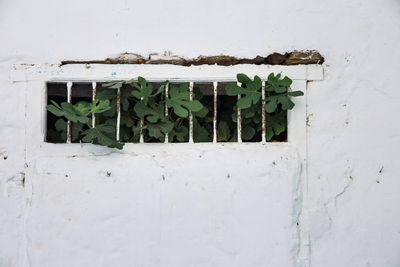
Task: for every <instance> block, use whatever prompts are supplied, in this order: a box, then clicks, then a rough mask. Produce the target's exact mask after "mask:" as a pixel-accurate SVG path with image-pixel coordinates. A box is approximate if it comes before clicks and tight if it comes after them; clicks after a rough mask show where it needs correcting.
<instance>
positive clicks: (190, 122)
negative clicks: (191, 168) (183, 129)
mask: <svg viewBox="0 0 400 267" xmlns="http://www.w3.org/2000/svg"><path fill="white" fill-rule="evenodd" d="M189 101H190V102H192V101H193V82H190V83H189ZM189 143H191V144H192V143H193V114H192V111H189Z"/></svg>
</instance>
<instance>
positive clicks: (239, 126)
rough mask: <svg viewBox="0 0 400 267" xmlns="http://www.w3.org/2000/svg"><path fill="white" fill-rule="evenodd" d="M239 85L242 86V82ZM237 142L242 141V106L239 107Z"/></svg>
mask: <svg viewBox="0 0 400 267" xmlns="http://www.w3.org/2000/svg"><path fill="white" fill-rule="evenodd" d="M237 85H238V86H242V84H241V83H240V82H238V83H237ZM237 99H238V100H239V99H240V95H238V97H237ZM237 142H238V143H241V142H242V117H241V111H240V108H239V107H237Z"/></svg>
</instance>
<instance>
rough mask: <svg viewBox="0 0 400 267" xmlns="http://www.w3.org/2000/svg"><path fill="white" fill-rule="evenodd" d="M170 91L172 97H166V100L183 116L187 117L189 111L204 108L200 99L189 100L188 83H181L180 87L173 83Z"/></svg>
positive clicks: (170, 106)
mask: <svg viewBox="0 0 400 267" xmlns="http://www.w3.org/2000/svg"><path fill="white" fill-rule="evenodd" d="M169 92H170V97H169V98H166V99H165V102H166V104H167V106H168V107H169V108H172V110H173V112H174V113H175V114H176V115H178V116H179V117H181V118H187V117H188V114H189V111H193V112H197V111H200V110H201V109H202V108H203V105H202V104H201V103H200V101H198V100H193V101H189V87H188V85H187V84H181V85H180V86H179V87H177V86H174V85H171V88H170V90H169ZM194 97H195V96H194Z"/></svg>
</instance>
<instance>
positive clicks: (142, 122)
mask: <svg viewBox="0 0 400 267" xmlns="http://www.w3.org/2000/svg"><path fill="white" fill-rule="evenodd" d="M143 126H144V118H140V140H139V143H144V137H143Z"/></svg>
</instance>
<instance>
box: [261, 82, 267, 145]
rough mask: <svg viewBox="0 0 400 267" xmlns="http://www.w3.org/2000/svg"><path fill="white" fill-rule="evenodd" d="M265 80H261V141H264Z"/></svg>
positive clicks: (265, 126)
mask: <svg viewBox="0 0 400 267" xmlns="http://www.w3.org/2000/svg"><path fill="white" fill-rule="evenodd" d="M264 101H265V81H263V82H262V86H261V126H262V128H261V129H262V133H261V142H263V143H265V142H266V128H267V125H266V119H265V102H264Z"/></svg>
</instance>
